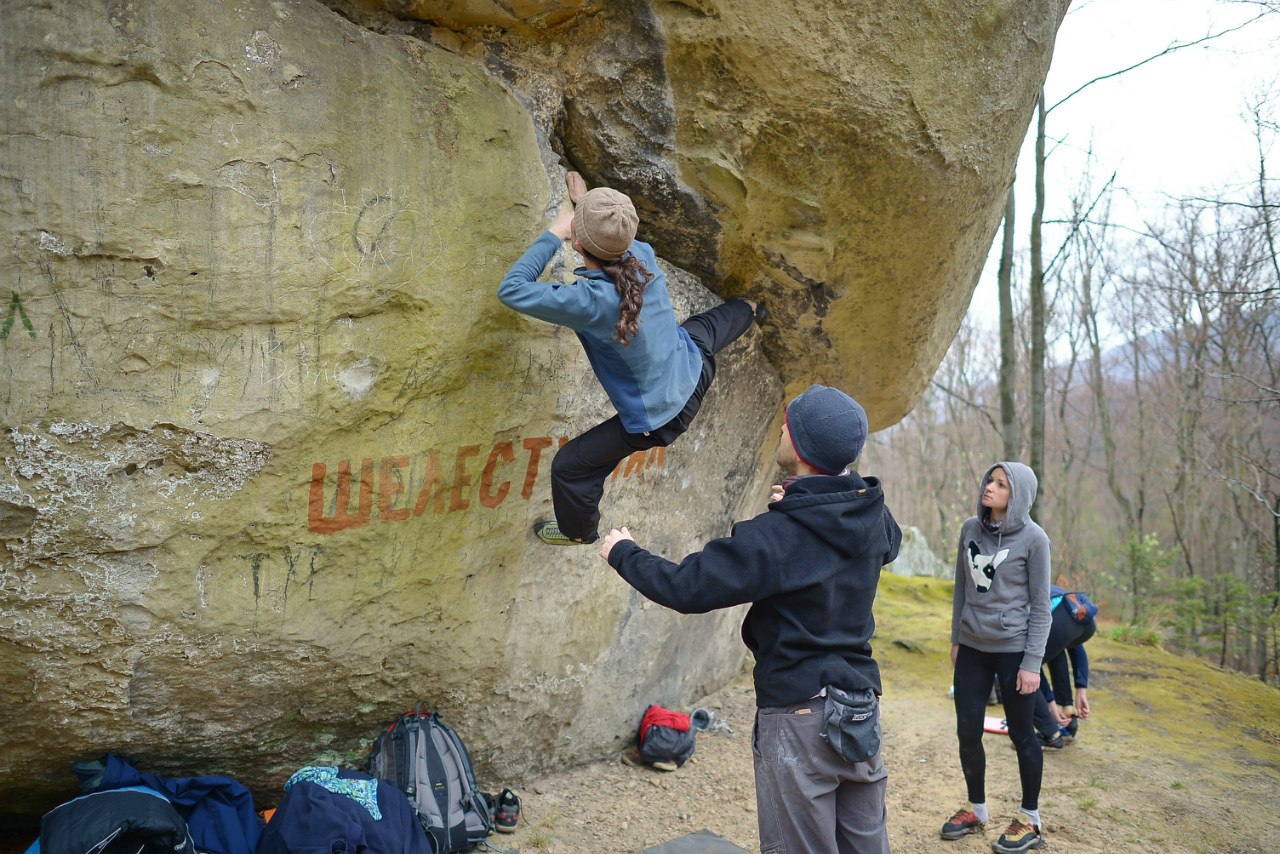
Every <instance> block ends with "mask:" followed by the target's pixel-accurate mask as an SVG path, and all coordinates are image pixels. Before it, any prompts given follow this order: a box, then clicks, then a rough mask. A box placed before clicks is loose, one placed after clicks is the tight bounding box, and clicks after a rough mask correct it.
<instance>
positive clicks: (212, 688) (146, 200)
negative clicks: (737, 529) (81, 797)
mask: <svg viewBox="0 0 1280 854" xmlns="http://www.w3.org/2000/svg"><path fill="white" fill-rule="evenodd" d="M332 6H333V8H329V7H326V6H324V5H321V4H319V3H316V2H310V0H274V1H273V0H247V2H242V3H237V4H225V3H219V2H212V1H211V0H194V2H191V0H189V1H188V2H185V3H178V2H175V0H157V2H150V3H126V2H120V1H119V0H87V2H75V3H73V2H64V0H55V1H54V2H41V3H36V2H13V3H8V4H6V8H5V26H4V28H3V32H0V84H2V89H3V91H4V93H5V94H4V98H3V99H2V100H0V123H2V125H0V126H2V128H3V132H2V134H0V177H2V178H3V181H2V182H0V229H2V230H3V236H4V239H5V241H6V244H7V246H8V247H9V250H8V251H7V252H6V253H5V254H4V256H3V257H2V258H0V269H2V270H3V273H4V281H5V282H6V284H7V286H8V287H7V288H6V290H7V294H5V296H4V302H5V303H6V304H7V305H8V310H7V315H6V319H5V320H4V322H3V326H2V327H0V366H3V370H4V372H5V376H6V383H5V385H4V391H3V395H4V396H3V400H2V401H0V405H2V406H3V412H4V425H5V428H6V429H5V432H4V435H3V436H2V437H0V456H2V457H3V459H4V461H5V466H4V469H3V472H2V473H0V709H3V711H0V732H2V733H3V736H0V743H2V744H3V747H4V750H3V751H0V815H9V814H16V815H29V814H32V813H35V812H38V811H39V810H40V809H42V808H46V807H47V806H49V804H50V799H51V798H53V797H56V796H57V795H58V794H65V792H66V788H67V786H68V784H69V782H70V781H69V780H68V777H69V775H68V774H67V773H66V767H67V765H66V763H67V762H68V761H70V760H71V759H74V758H77V757H81V756H85V755H89V754H93V753H97V752H100V751H102V750H105V749H114V750H117V751H120V752H125V753H131V754H136V755H138V756H140V757H141V758H142V760H143V761H144V762H145V763H146V764H147V766H148V768H149V769H151V770H156V771H159V772H162V773H206V772H221V773H230V774H234V775H236V776H238V777H240V778H242V779H244V780H245V781H246V782H248V783H250V784H251V785H254V786H256V787H259V788H263V789H267V788H270V787H274V786H276V785H278V784H279V782H280V781H281V780H282V779H283V777H284V776H285V775H287V774H288V773H289V772H290V771H292V770H293V769H294V768H296V767H297V766H298V765H299V764H302V763H304V762H309V761H324V760H326V759H328V760H332V761H338V760H343V759H349V758H350V757H351V756H352V755H353V754H354V753H355V752H357V751H358V750H359V749H360V748H361V747H362V746H363V743H364V742H365V741H366V740H367V739H368V738H369V737H370V736H371V735H372V733H373V732H374V731H375V730H376V729H377V728H378V727H379V726H380V725H381V724H382V723H383V722H384V721H385V720H386V719H387V718H388V717H389V716H391V715H394V714H395V713H396V712H398V711H400V710H401V709H402V708H403V707H405V706H406V705H407V704H408V703H410V702H411V701H412V700H413V699H414V698H415V697H419V696H421V697H427V698H431V699H433V700H434V701H435V702H437V703H438V704H439V705H440V706H441V707H442V708H443V709H444V710H445V712H446V714H447V715H448V716H449V718H450V719H451V720H453V721H454V722H455V723H457V724H458V725H459V726H460V728H461V729H463V731H464V734H465V735H466V736H467V738H468V741H469V743H470V744H471V745H472V746H473V747H474V749H475V753H476V755H477V759H478V760H479V763H480V765H481V768H482V772H483V773H484V774H486V775H489V777H490V778H491V779H494V778H502V777H510V776H512V775H518V774H521V773H524V772H526V771H529V770H531V769H537V768H542V767H546V766H547V765H548V764H549V763H551V762H553V761H554V762H561V761H576V760H580V759H583V758H586V757H590V756H595V755H599V754H600V753H602V752H604V751H606V750H608V749H610V746H611V745H613V744H617V743H619V742H620V741H621V740H622V739H624V738H625V737H627V736H628V735H629V733H630V730H631V727H632V726H633V725H634V721H635V718H636V717H637V715H638V714H639V711H640V710H642V708H643V705H644V704H645V703H647V702H651V701H656V702H664V703H667V704H669V705H676V706H679V705H680V704H682V703H685V702H687V701H688V700H689V699H691V698H692V697H695V696H698V695H699V694H701V693H703V692H705V691H706V690H707V689H708V688H710V687H712V686H714V685H717V684H719V683H720V682H721V681H722V680H723V679H724V678H725V677H726V675H727V674H730V673H732V672H734V671H735V670H736V669H737V667H738V666H739V664H740V662H741V658H742V651H741V648H740V644H739V642H738V640H737V638H736V631H735V629H736V623H737V618H738V616H739V615H738V614H735V613H722V614H713V615H706V616H702V617H692V618H680V617H675V616H673V615H671V614H669V613H667V612H664V611H662V610H661V609H658V608H656V607H654V606H651V605H649V604H647V603H645V602H644V601H643V600H641V599H640V598H639V597H638V596H636V595H635V594H633V593H631V591H630V590H629V589H628V588H627V587H626V586H625V585H623V584H622V583H621V582H620V581H618V579H617V578H616V577H615V576H614V575H613V574H612V572H611V571H609V570H608V568H607V567H605V566H604V564H603V563H601V562H600V561H599V560H598V558H596V557H595V555H594V552H593V551H592V550H590V549H580V550H549V549H547V548H545V547H540V546H538V545H536V544H535V543H534V541H533V540H532V539H531V537H530V535H529V534H528V527H529V524H530V523H531V522H532V521H533V520H534V519H536V518H540V517H542V516H544V515H546V514H547V513H548V512H549V501H548V500H547V467H548V464H549V460H550V457H551V455H552V454H553V453H554V450H555V448H556V447H557V444H558V442H559V441H560V440H561V439H562V438H565V437H568V436H571V435H573V434H575V433H576V432H578V431H580V430H582V429H584V428H585V427H587V426H590V425H591V424H593V423H595V422H596V421H598V420H600V419H601V418H602V417H604V416H606V415H607V414H609V409H608V404H607V401H606V399H605V398H604V395H603V393H602V392H601V391H600V389H599V387H598V385H597V384H596V382H595V380H594V379H593V378H592V376H591V374H590V370H589V368H588V366H587V364H586V360H585V358H584V357H583V355H582V353H581V349H580V347H579V346H578V344H577V341H576V340H575V339H574V336H573V335H572V334H571V333H569V332H568V331H566V330H563V329H558V328H554V327H551V326H548V325H545V324H539V323H537V322H534V321H529V320H526V319H523V318H521V317H519V316H516V315H515V314H513V313H512V312H510V311H508V310H506V309H504V308H503V307H502V306H501V305H500V304H498V302H497V301H496V299H495V298H494V289H495V288H496V284H497V282H498V280H499V279H500V278H501V276H502V274H503V272H505V270H506V268H507V266H508V265H509V264H510V263H511V262H512V261H513V260H514V259H515V258H516V257H517V256H518V255H519V254H520V252H521V251H522V250H523V248H524V247H525V245H526V244H527V243H528V241H530V240H531V239H532V238H533V237H534V236H536V235H537V234H538V233H539V231H540V230H541V229H542V227H543V226H544V225H545V223H546V221H547V218H548V216H549V215H550V214H551V213H552V212H553V211H554V209H555V208H556V206H557V205H559V204H560V203H561V202H562V200H563V186H562V183H561V182H562V177H563V171H564V169H565V168H570V167H572V168H579V169H581V170H582V171H583V172H584V173H585V174H586V175H587V176H588V178H589V179H590V180H591V181H592V182H593V183H609V184H611V185H613V186H616V187H619V188H620V189H624V190H626V191H627V192H629V193H631V194H632V195H633V196H634V197H635V199H636V202H637V205H638V206H639V208H640V210H641V216H642V219H643V224H642V230H641V236H642V237H643V238H645V239H648V240H650V241H651V242H653V243H654V244H655V245H656V246H657V247H658V249H659V252H660V254H661V255H662V256H663V257H664V258H665V259H666V260H667V261H668V262H670V265H671V266H670V267H669V268H668V272H669V275H670V277H671V280H672V290H673V295H674V297H675V298H676V300H677V304H678V305H677V308H678V310H679V311H680V312H681V313H688V312H691V311H694V310H697V309H698V308H700V307H705V306H708V305H711V304H713V303H714V302H715V301H716V300H717V299H719V298H724V297H729V296H734V295H750V296H753V297H755V298H757V299H760V300H761V301H763V302H764V303H765V304H766V305H767V306H768V307H769V308H770V310H771V312H772V320H771V322H770V324H768V325H767V326H766V327H765V328H764V329H762V330H759V331H754V332H752V333H751V334H750V335H749V336H748V337H746V338H744V339H743V340H742V341H741V342H740V343H738V344H737V345H735V346H734V348H733V349H731V350H730V351H727V352H726V353H725V354H724V356H723V357H722V359H721V365H722V367H721V372H720V375H719V377H718V379H717V385H716V388H715V389H714V390H713V392H712V395H711V396H710V397H709V398H708V401H707V405H706V408H705V409H704V411H703V413H702V414H701V415H700V416H699V419H698V421H697V422H696V424H695V428H694V430H692V431H691V432H690V433H689V434H688V435H686V436H685V437H684V438H682V439H681V441H680V442H678V443H677V444H676V445H674V446H672V447H671V448H670V449H668V450H666V451H665V452H658V451H654V452H650V453H649V454H646V455H639V456H637V457H635V458H633V459H631V460H628V461H626V462H625V463H624V464H623V465H622V466H620V467H619V470H618V472H617V473H616V475H615V477H614V479H613V480H612V481H611V483H610V484H609V485H608V487H607V493H606V500H605V505H604V510H605V519H606V523H613V524H622V523H627V524H630V525H631V526H632V528H633V530H635V531H636V534H637V536H638V537H640V538H641V539H642V540H643V541H644V542H645V543H646V544H648V545H652V546H653V547H654V548H655V549H656V550H658V551H660V552H662V553H665V554H668V555H670V556H674V557H679V556H681V555H682V554H684V553H685V552H687V551H688V550H691V549H693V548H695V547H697V546H698V545H699V544H700V543H702V542H704V541H705V540H706V539H708V538H710V537H713V536H720V535H723V534H725V533H727V531H728V527H729V523H730V522H731V521H732V520H733V519H736V518H741V517H742V516H744V515H748V514H750V513H752V512H755V511H756V510H758V509H759V508H760V507H761V506H762V502H763V498H764V495H765V494H766V492H767V487H768V484H769V482H770V480H771V478H772V476H773V467H772V463H771V459H772V451H773V442H774V441H775V430H776V423H775V419H776V414H777V410H778V407H779V405H780V404H781V402H782V401H783V400H784V397H785V392H784V389H785V388H786V387H788V386H790V387H791V388H792V389H795V388H797V387H800V386H803V385H804V384H807V383H808V382H810V381H812V380H825V381H828V382H832V383H835V384H839V385H842V386H843V387H845V388H847V389H848V390H849V391H850V392H852V393H853V394H855V395H856V396H858V397H859V398H860V399H861V400H863V402H864V403H865V404H866V406H867V409H868V411H869V413H870V414H871V417H872V420H873V422H874V424H875V426H885V425H888V424H891V423H893V422H894V421H896V420H897V419H898V418H900V417H901V416H902V415H903V414H904V413H905V412H906V411H907V410H908V409H909V408H910V406H911V404H912V402H913V401H914V398H915V396H916V395H917V394H918V392H919V390H920V389H921V387H922V386H923V384H924V382H926V380H927V378H928V377H929V376H930V374H931V373H932V371H933V368H934V366H935V365H936V363H937V362H938V360H939V359H940V358H941V356H942V353H943V352H944V350H945V348H946V345H947V343H948V342H949V340H950V338H951V335H952V334H953V332H954V330H955V328H956V326H957V324H958V322H959V319H960V317H961V315H962V314H963V312H964V309H965V306H966V304H967V302H968V298H969V295H970V293H971V290H972V287H973V284H974V282H975V280H976V277H977V274H978V272H979V269H980V266H981V264H982V260H983V257H984V255H985V252H986V249H987V246H988V245H989V243H990V240H991V237H992V235H993V233H994V231H995V228H996V226H997V224H998V219H999V215H1000V210H1001V206H1002V203H1003V197H1004V193H1005V190H1006V188H1007V187H1008V185H1009V182H1010V181H1011V179H1012V169H1013V163H1014V160H1015V156H1016V151H1017V148H1018V144H1019V142H1020V140H1021V137H1022V135H1023V133H1024V131H1025V128H1026V125H1027V121H1028V119H1029V117H1030V114H1031V110H1032V106H1033V103H1034V95H1035V92H1036V91H1037V90H1038V88H1039V85H1040V83H1041V81H1042V80H1043V77H1044V74H1045V72H1046V70H1047V67H1048V62H1049V58H1050V53H1051V49H1052V42H1053V34H1054V32H1055V29H1056V26H1057V24H1058V22H1059V20H1060V19H1061V17H1062V15H1063V14H1064V11H1065V7H1066V0H1041V2H1035V3H1025V2H1012V0H984V2H979V0H965V2H941V0H939V2H930V3H924V4H920V3H897V4H895V3H882V2H877V3H870V2H846V3H835V4H810V3H797V2H769V3H759V2H748V0H726V1H725V2H719V0H689V1H688V2H679V3H675V2H657V0H655V2H651V3H624V2H607V3H600V2H536V0H527V2H519V3H499V2H481V0H470V1H469V0H458V2H441V3H429V2H387V3H384V4H379V3H367V2H366V3H362V4H359V5H354V4H347V3H338V2H335V3H333V4H332ZM566 264H568V265H569V266H572V264H573V261H572V259H571V258H569V257H567V255H566V256H565V257H562V258H561V259H559V260H558V261H557V262H556V264H555V265H554V266H553V269H552V271H551V272H550V274H549V275H552V276H556V277H564V276H566V275H567V270H566V269H565V265H566Z"/></svg>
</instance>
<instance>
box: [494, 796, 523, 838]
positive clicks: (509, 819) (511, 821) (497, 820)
mask: <svg viewBox="0 0 1280 854" xmlns="http://www.w3.org/2000/svg"><path fill="white" fill-rule="evenodd" d="M519 823H520V799H519V798H518V797H516V793H515V792H513V791H511V790H510V789H503V790H502V793H501V794H499V795H498V804H497V811H496V812H495V814H494V817H493V826H494V827H495V828H497V830H498V832H499V833H515V832H516V825H517V824H519Z"/></svg>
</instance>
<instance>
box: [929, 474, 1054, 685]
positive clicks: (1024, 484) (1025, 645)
mask: <svg viewBox="0 0 1280 854" xmlns="http://www.w3.org/2000/svg"><path fill="white" fill-rule="evenodd" d="M997 468H1001V469H1004V473H1005V477H1007V478H1008V480H1009V507H1008V509H1007V510H1006V511H1005V517H1004V522H1002V523H1001V525H1000V527H999V529H997V530H995V531H990V530H988V529H987V528H986V527H985V526H984V525H983V524H982V518H983V517H984V516H985V515H987V514H989V513H990V512H991V511H990V510H989V509H988V508H986V507H983V506H982V490H983V488H985V486H986V484H987V478H989V477H990V476H991V472H993V471H994V470H995V469H997ZM1037 485H1038V484H1037V481H1036V475H1035V472H1033V471H1032V470H1031V468H1030V467H1029V466H1026V465H1023V464H1022V463H1015V462H1001V463H996V464H995V465H993V466H991V468H989V469H987V471H986V473H985V474H984V475H983V476H982V480H981V481H980V485H979V487H978V515H977V516H971V517H969V518H968V519H967V520H965V523H964V524H963V525H962V526H961V527H960V544H959V548H958V549H957V552H956V579H955V581H956V586H955V595H954V597H953V598H952V604H951V642H952V643H953V644H964V645H965V646H968V647H971V648H973V649H976V650H980V651H982V652H1021V653H1022V663H1021V664H1020V665H1019V667H1020V668H1021V669H1023V670H1029V671H1031V672H1033V673H1038V672H1039V671H1040V664H1041V659H1042V658H1043V656H1044V647H1045V642H1046V641H1047V640H1048V638H1049V625H1050V616H1049V577H1050V571H1049V570H1050V549H1049V537H1048V536H1047V535H1046V534H1045V532H1044V530H1043V529H1042V528H1041V527H1040V526H1039V525H1037V524H1036V523H1035V522H1034V521H1032V519H1031V503H1032V501H1034V500H1035V496H1036V487H1037Z"/></svg>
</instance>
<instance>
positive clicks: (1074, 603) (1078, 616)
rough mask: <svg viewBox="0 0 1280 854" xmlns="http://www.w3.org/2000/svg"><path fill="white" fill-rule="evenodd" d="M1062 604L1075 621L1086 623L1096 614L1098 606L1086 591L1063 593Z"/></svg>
mask: <svg viewBox="0 0 1280 854" xmlns="http://www.w3.org/2000/svg"><path fill="white" fill-rule="evenodd" d="M1062 604H1063V606H1064V607H1065V608H1066V609H1067V613H1069V614H1070V615H1071V617H1072V619H1074V620H1075V621H1076V622H1077V623H1087V622H1089V621H1090V620H1092V619H1093V618H1094V617H1096V616H1097V615H1098V606H1097V605H1095V604H1093V600H1091V599H1090V598H1089V595H1088V594H1087V593H1080V592H1075V593H1064V594H1063V596H1062Z"/></svg>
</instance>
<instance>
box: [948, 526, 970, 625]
mask: <svg viewBox="0 0 1280 854" xmlns="http://www.w3.org/2000/svg"><path fill="white" fill-rule="evenodd" d="M968 528H969V523H968V522H966V523H965V524H963V525H961V526H960V542H959V544H957V545H956V589H955V592H954V593H953V594H952V596H951V645H952V646H955V645H956V644H958V643H960V616H961V615H962V614H963V613H964V597H965V593H966V590H967V587H968V584H969V563H968V561H967V560H966V558H965V555H964V532H965V531H966V530H968Z"/></svg>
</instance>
